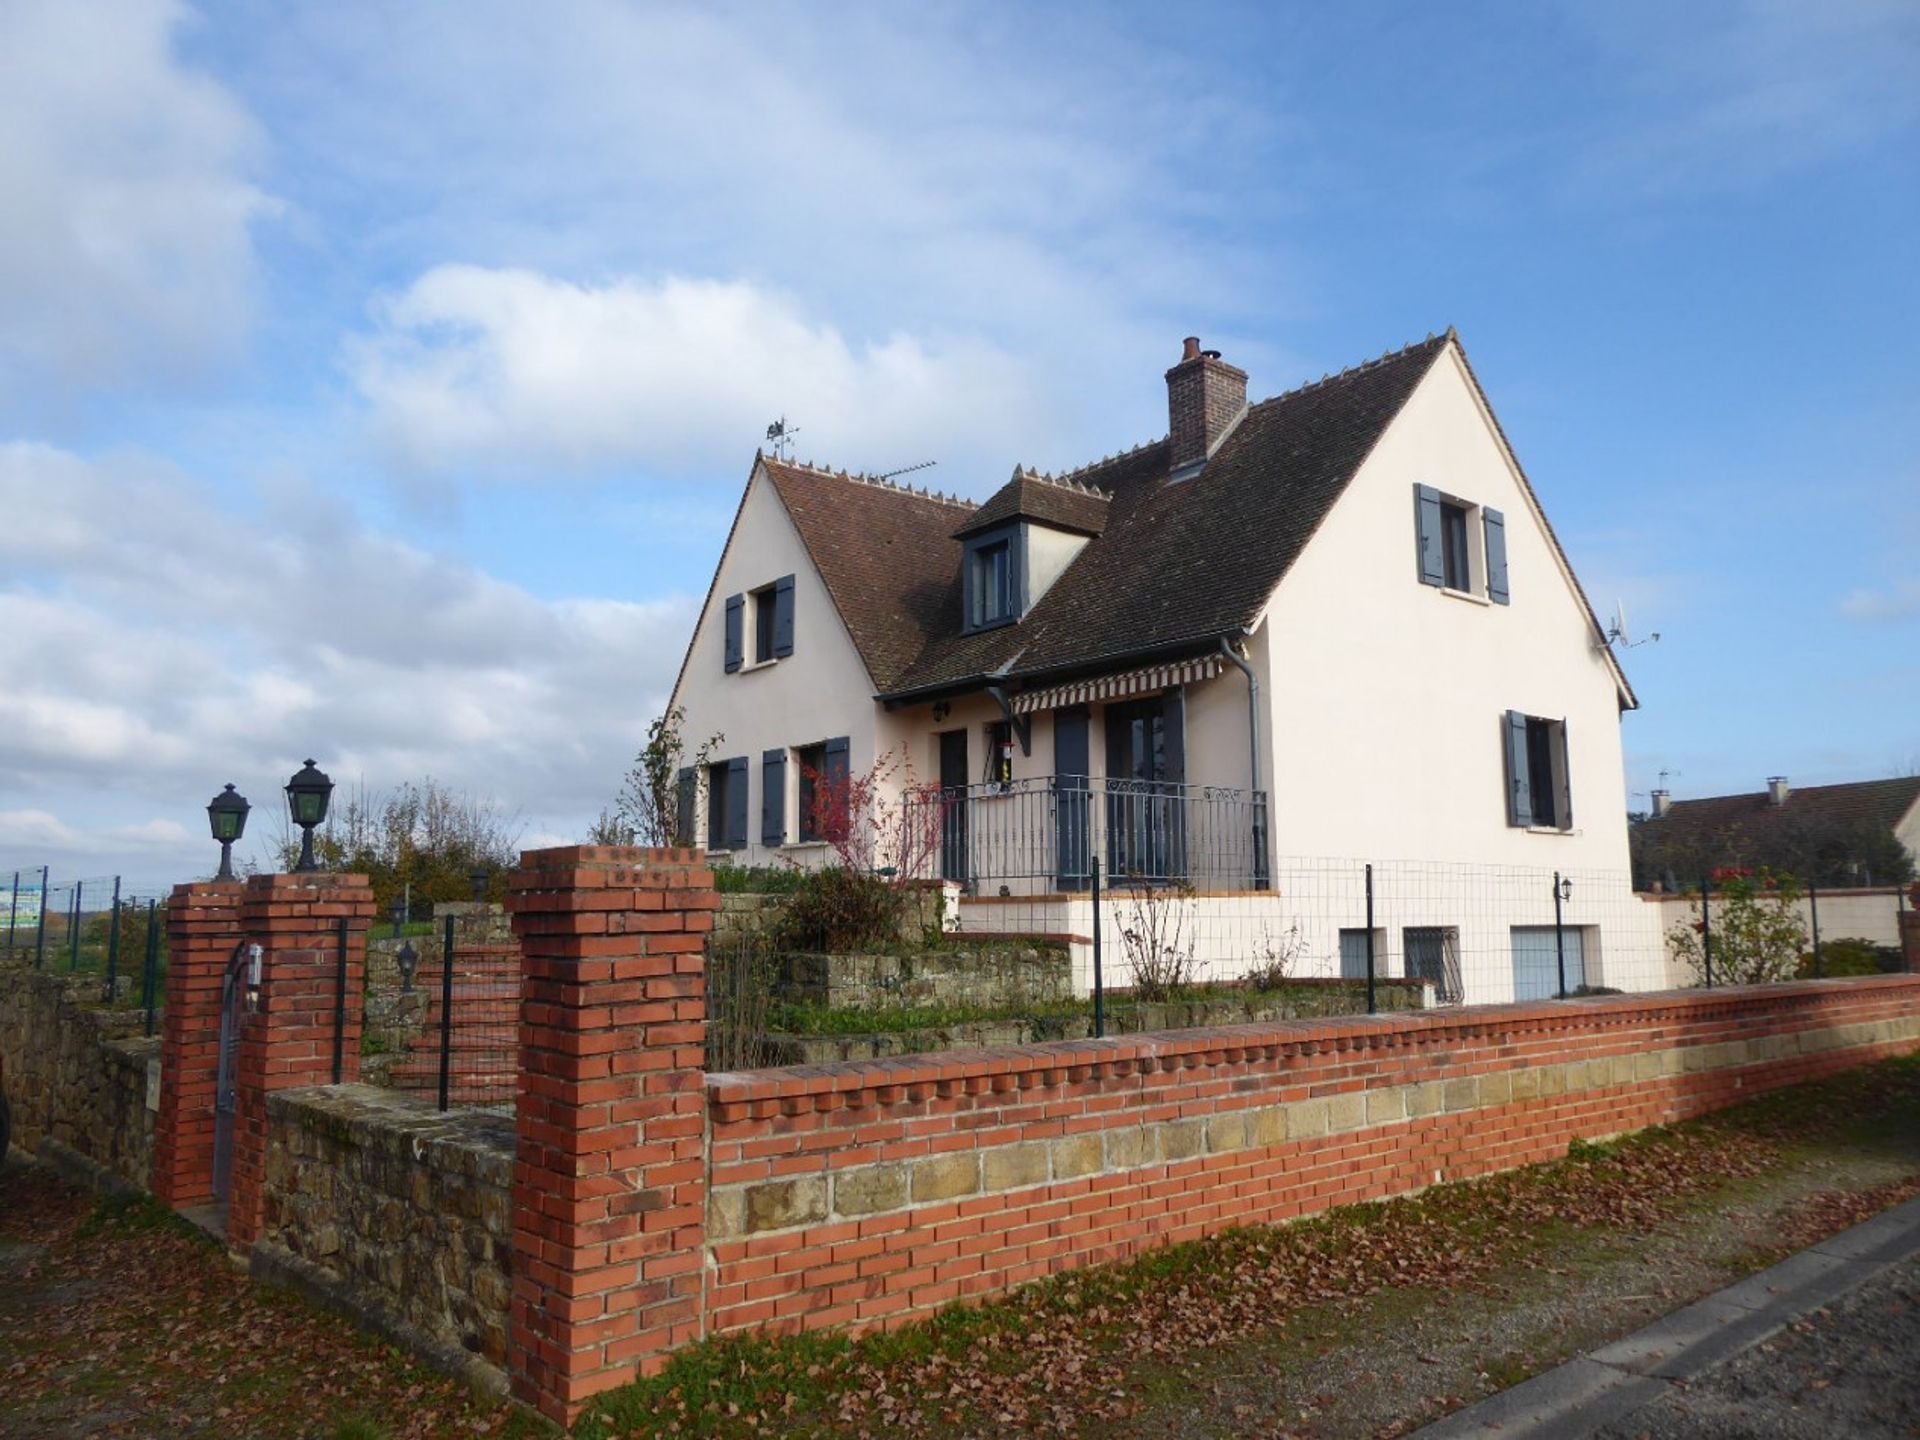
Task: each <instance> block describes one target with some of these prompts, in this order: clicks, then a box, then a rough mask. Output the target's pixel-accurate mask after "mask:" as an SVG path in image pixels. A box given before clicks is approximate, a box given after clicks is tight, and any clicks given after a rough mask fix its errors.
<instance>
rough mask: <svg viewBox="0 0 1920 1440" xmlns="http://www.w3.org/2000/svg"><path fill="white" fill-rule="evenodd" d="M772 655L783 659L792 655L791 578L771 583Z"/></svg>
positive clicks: (785, 577) (787, 576) (782, 578)
mask: <svg viewBox="0 0 1920 1440" xmlns="http://www.w3.org/2000/svg"><path fill="white" fill-rule="evenodd" d="M773 653H774V654H775V656H777V657H780V658H782V659H784V658H785V657H786V656H788V655H791V654H793V576H791V575H782V576H781V577H780V578H779V579H778V580H776V581H774V582H773Z"/></svg>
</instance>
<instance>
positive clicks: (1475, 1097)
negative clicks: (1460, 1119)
mask: <svg viewBox="0 0 1920 1440" xmlns="http://www.w3.org/2000/svg"><path fill="white" fill-rule="evenodd" d="M1445 1086H1446V1089H1445V1095H1446V1105H1447V1110H1448V1112H1449V1113H1450V1114H1453V1113H1458V1112H1459V1111H1462V1110H1474V1109H1477V1108H1479V1105H1480V1082H1479V1081H1478V1080H1476V1079H1474V1077H1473V1076H1471V1075H1462V1076H1460V1077H1459V1078H1457V1079H1453V1080H1448V1081H1446V1082H1445Z"/></svg>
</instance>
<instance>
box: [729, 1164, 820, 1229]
mask: <svg viewBox="0 0 1920 1440" xmlns="http://www.w3.org/2000/svg"><path fill="white" fill-rule="evenodd" d="M826 1218H827V1181H826V1177H825V1176H824V1175H802V1176H799V1177H797V1178H795V1179H792V1180H769V1181H767V1182H765V1183H764V1184H760V1185H749V1186H748V1187H747V1191H746V1233H747V1234H749V1235H755V1234H758V1233H759V1232H760V1231H762V1230H787V1229H791V1228H792V1227H793V1226H795V1225H810V1224H813V1223H814V1222H815V1221H819V1220H824V1219H826Z"/></svg>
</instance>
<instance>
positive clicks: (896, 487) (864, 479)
mask: <svg viewBox="0 0 1920 1440" xmlns="http://www.w3.org/2000/svg"><path fill="white" fill-rule="evenodd" d="M761 458H762V459H763V460H765V462H766V463H767V464H769V465H782V466H785V467H786V468H787V469H789V470H804V471H806V472H807V473H808V474H809V475H818V476H820V477H821V478H822V479H825V480H844V481H846V482H847V483H848V484H849V485H871V486H872V487H873V488H874V489H876V490H891V491H893V492H894V493H895V494H896V495H907V496H911V497H912V498H913V499H916V500H931V501H933V502H934V503H935V504H936V505H948V506H952V507H953V508H955V509H959V510H968V511H971V510H977V509H978V508H979V502H978V501H974V500H967V499H964V498H962V497H961V496H959V495H949V494H947V493H946V492H945V491H944V490H935V489H932V488H931V487H927V486H919V485H914V484H912V483H911V482H908V483H904V484H903V483H900V482H896V481H893V480H890V479H888V478H887V477H886V476H884V475H869V474H867V473H866V472H864V471H861V470H835V469H833V468H832V467H830V466H827V465H816V464H815V463H814V462H813V461H811V460H783V459H781V458H779V457H778V456H762V457H761Z"/></svg>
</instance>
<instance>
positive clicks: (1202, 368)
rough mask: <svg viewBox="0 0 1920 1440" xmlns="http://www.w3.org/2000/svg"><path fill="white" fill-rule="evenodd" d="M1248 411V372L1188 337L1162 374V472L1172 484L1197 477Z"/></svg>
mask: <svg viewBox="0 0 1920 1440" xmlns="http://www.w3.org/2000/svg"><path fill="white" fill-rule="evenodd" d="M1246 408H1247V372H1246V371H1244V370H1242V369H1241V368H1240V367H1239V366H1237V365H1229V364H1228V363H1227V362H1226V361H1225V360H1222V359H1221V358H1220V352H1219V351H1218V350H1202V349H1201V348H1200V337H1199V336H1197V335H1189V336H1187V338H1186V340H1185V342H1184V343H1183V345H1182V349H1181V355H1180V363H1179V364H1178V365H1175V366H1174V367H1173V368H1172V369H1171V370H1169V371H1167V468H1168V470H1169V471H1170V472H1171V474H1172V477H1173V478H1174V479H1176V480H1186V479H1190V478H1191V477H1193V476H1194V475H1197V474H1199V473H1200V468H1201V467H1202V466H1203V465H1205V464H1206V462H1207V457H1208V456H1210V455H1212V454H1213V452H1214V449H1215V447H1216V446H1218V445H1219V443H1220V442H1221V440H1223V439H1225V438H1226V434H1227V432H1228V431H1229V430H1231V429H1232V428H1233V427H1234V425H1235V424H1236V423H1237V422H1238V421H1239V419H1240V417H1241V415H1242V414H1244V413H1245V411H1246Z"/></svg>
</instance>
